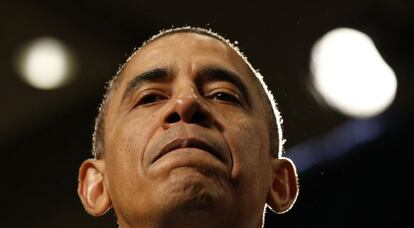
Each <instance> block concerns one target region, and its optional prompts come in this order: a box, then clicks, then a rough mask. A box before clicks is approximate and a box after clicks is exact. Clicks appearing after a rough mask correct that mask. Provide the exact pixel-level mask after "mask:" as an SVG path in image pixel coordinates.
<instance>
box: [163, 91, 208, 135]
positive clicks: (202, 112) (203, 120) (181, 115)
mask: <svg viewBox="0 0 414 228" xmlns="http://www.w3.org/2000/svg"><path fill="white" fill-rule="evenodd" d="M172 102H173V103H172V105H171V106H170V108H169V110H168V111H167V112H166V115H165V117H164V129H168V128H170V127H171V126H172V125H174V124H176V123H179V122H184V123H188V124H198V125H200V126H203V127H208V126H209V125H211V121H212V116H211V112H210V111H209V109H208V107H207V106H206V104H205V103H204V101H203V100H202V98H201V96H200V95H199V93H198V92H197V91H196V89H194V88H185V89H184V88H183V91H181V93H180V94H179V95H178V96H177V98H175V99H173V101H172Z"/></svg>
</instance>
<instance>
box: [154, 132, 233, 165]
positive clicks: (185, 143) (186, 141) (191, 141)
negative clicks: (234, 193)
mask: <svg viewBox="0 0 414 228" xmlns="http://www.w3.org/2000/svg"><path fill="white" fill-rule="evenodd" d="M181 148H198V149H201V150H204V151H206V152H208V153H210V154H212V155H213V156H215V157H216V158H217V159H219V160H220V161H222V162H225V161H226V159H225V157H224V156H223V155H222V154H221V152H219V150H217V149H216V148H214V146H212V145H210V144H208V143H206V142H204V141H202V140H200V139H196V138H176V139H174V140H172V141H171V142H169V143H167V145H165V146H164V148H163V149H162V150H161V152H160V154H158V155H157V156H156V157H155V159H154V161H153V162H155V161H156V160H158V159H159V158H161V157H162V156H164V155H166V154H168V153H169V152H171V151H173V150H176V149H181Z"/></svg>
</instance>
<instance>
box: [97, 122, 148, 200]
mask: <svg viewBox="0 0 414 228" xmlns="http://www.w3.org/2000/svg"><path fill="white" fill-rule="evenodd" d="M147 121H148V120H147ZM144 122H145V123H149V122H146V121H142V120H139V119H134V120H128V119H126V120H125V121H124V122H123V123H122V124H119V125H118V126H117V127H114V129H113V131H112V134H111V136H110V137H111V138H110V139H109V140H108V139H107V141H106V142H108V144H107V148H106V152H107V154H106V155H105V159H106V160H107V162H106V163H107V174H108V183H109V185H110V186H117V187H116V188H111V187H110V192H111V194H112V195H113V196H112V197H114V198H115V199H114V201H117V202H118V203H120V204H123V203H128V202H132V201H137V200H138V199H139V198H140V197H133V196H136V195H137V194H141V195H142V193H143V192H145V186H148V184H147V183H146V182H147V180H146V179H145V175H144V171H143V151H144V149H145V147H146V143H147V142H148V139H149V137H150V135H151V133H152V132H153V130H152V128H151V126H149V125H148V124H146V126H145V127H144V124H143V123H144ZM108 138H109V136H108ZM125 206H126V205H125ZM119 208H123V206H121V207H119ZM124 208H129V207H128V206H126V207H124Z"/></svg>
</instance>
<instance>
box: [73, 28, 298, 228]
mask: <svg viewBox="0 0 414 228" xmlns="http://www.w3.org/2000/svg"><path fill="white" fill-rule="evenodd" d="M280 124H281V118H280V114H279V112H278V110H277V107H276V104H275V102H274V100H273V96H272V95H271V93H270V92H269V91H268V89H267V86H266V85H265V83H264V82H263V79H262V76H261V75H260V74H259V73H258V72H257V71H255V70H254V68H253V67H252V66H251V65H250V63H249V62H248V61H247V59H246V58H245V57H244V56H243V54H242V53H241V52H240V51H239V50H238V48H236V47H235V46H234V45H233V44H231V43H230V42H229V41H227V40H225V39H224V38H222V37H221V36H219V35H218V34H215V33H213V32H211V31H208V30H204V29H198V28H179V29H172V30H167V31H164V32H161V33H160V34H158V35H156V36H154V37H152V38H151V39H150V40H149V41H147V42H145V43H144V44H143V45H142V46H141V48H139V49H138V50H137V51H135V52H134V53H133V54H132V55H131V57H130V58H129V59H128V60H127V62H126V63H125V64H124V65H123V66H122V67H121V69H120V70H119V71H118V73H117V75H116V76H115V77H114V78H113V79H112V80H111V82H110V83H109V84H108V88H107V93H106V95H105V96H104V99H103V102H102V105H101V107H100V110H99V114H98V117H97V120H96V126H95V132H94V137H93V138H94V140H93V145H94V146H93V154H94V156H95V158H94V159H88V160H86V161H85V162H84V163H83V164H82V166H81V168H80V174H79V188H78V193H79V196H80V198H81V200H82V203H83V205H84V207H85V209H86V211H87V212H89V213H90V214H92V215H95V216H99V215H102V214H104V213H105V212H106V211H107V210H108V209H109V208H111V207H113V209H114V210H115V214H116V215H117V218H118V222H119V223H120V225H121V226H122V227H143V226H148V227H151V226H154V227H155V226H157V227H162V226H166V227H174V226H177V227H185V226H193V225H194V224H197V225H198V226H201V227H202V226H205V227H212V226H219V227H235V226H238V227H261V226H262V224H263V221H262V215H263V212H264V210H265V205H269V206H270V207H271V208H272V209H273V210H274V211H276V212H279V213H283V212H285V211H287V210H289V209H290V208H291V206H292V205H293V203H294V202H295V200H296V197H297V192H298V187H297V177H296V171H295V168H294V165H293V163H292V162H291V161H290V160H289V159H286V158H283V157H282V156H281V154H282V150H283V136H282V131H281V126H280ZM212 216H213V217H214V218H215V219H214V220H212V219H211V218H212Z"/></svg>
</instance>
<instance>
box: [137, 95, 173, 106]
mask: <svg viewBox="0 0 414 228" xmlns="http://www.w3.org/2000/svg"><path fill="white" fill-rule="evenodd" d="M165 99H167V97H166V96H164V95H161V94H158V93H149V94H146V95H144V96H142V97H141V98H140V99H139V100H138V103H137V104H136V105H135V106H142V105H151V104H156V103H158V102H160V101H162V100H165Z"/></svg>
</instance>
